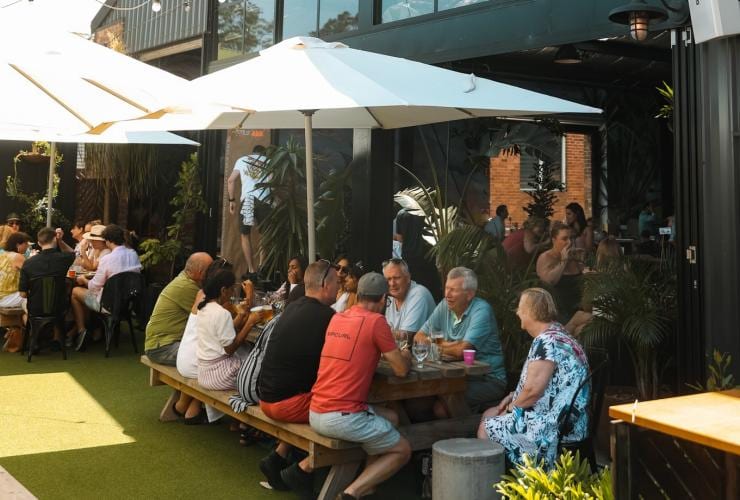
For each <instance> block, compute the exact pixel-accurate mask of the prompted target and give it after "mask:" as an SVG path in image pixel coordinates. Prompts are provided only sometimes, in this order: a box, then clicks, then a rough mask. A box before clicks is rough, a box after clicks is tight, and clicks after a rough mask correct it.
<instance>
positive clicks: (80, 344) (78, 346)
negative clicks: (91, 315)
mask: <svg viewBox="0 0 740 500" xmlns="http://www.w3.org/2000/svg"><path fill="white" fill-rule="evenodd" d="M85 337H87V328H85V329H84V330H82V331H81V332H79V333H78V334H77V344H76V345H75V351H82V350H83V349H82V348H83V346H84V345H85Z"/></svg>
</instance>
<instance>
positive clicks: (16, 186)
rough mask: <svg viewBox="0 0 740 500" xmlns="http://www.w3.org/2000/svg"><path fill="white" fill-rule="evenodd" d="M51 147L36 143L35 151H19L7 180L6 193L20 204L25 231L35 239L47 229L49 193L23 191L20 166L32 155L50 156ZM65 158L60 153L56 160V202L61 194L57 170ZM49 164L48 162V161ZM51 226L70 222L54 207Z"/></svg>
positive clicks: (47, 144) (53, 191)
mask: <svg viewBox="0 0 740 500" xmlns="http://www.w3.org/2000/svg"><path fill="white" fill-rule="evenodd" d="M49 150H50V146H49V143H48V142H34V143H33V151H18V154H17V155H16V156H15V157H14V158H13V175H9V176H8V177H7V179H6V186H5V192H6V193H7V194H8V197H9V198H12V199H14V200H16V201H17V202H19V203H20V204H21V206H22V207H23V208H22V209H21V213H20V214H19V216H20V218H21V220H22V221H23V225H24V227H23V231H24V232H25V233H27V234H29V235H30V236H31V238H33V239H35V236H36V233H37V232H38V231H39V229H41V228H43V227H46V215H47V212H48V210H47V208H48V206H49V204H48V202H47V193H27V192H25V191H24V190H23V183H22V182H21V179H20V177H19V176H18V165H19V164H21V163H22V162H23V158H24V157H25V156H26V155H28V154H32V153H36V154H39V155H48V153H49ZM63 159H64V158H63V156H62V155H61V154H59V153H57V154H56V158H55V160H54V166H55V172H54V185H53V188H52V200H56V197H57V195H58V194H59V175H58V174H57V173H56V168H57V167H59V165H61V164H62V161H63ZM46 163H47V164H48V160H47V161H46ZM51 224H52V227H66V226H68V225H69V221H68V220H67V219H66V217H64V215H62V213H61V212H60V211H59V210H57V209H55V208H54V207H53V206H52V213H51Z"/></svg>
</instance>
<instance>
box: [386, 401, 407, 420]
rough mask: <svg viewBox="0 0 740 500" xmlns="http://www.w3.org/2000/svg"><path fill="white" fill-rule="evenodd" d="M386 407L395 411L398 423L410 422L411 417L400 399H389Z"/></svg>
mask: <svg viewBox="0 0 740 500" xmlns="http://www.w3.org/2000/svg"><path fill="white" fill-rule="evenodd" d="M386 407H387V408H388V409H390V410H393V411H395V412H396V414H397V415H398V424H399V425H409V424H410V423H411V419H410V418H409V415H408V413H406V409H405V408H404V407H403V404H402V403H401V402H400V401H390V402H388V403H387V404H386Z"/></svg>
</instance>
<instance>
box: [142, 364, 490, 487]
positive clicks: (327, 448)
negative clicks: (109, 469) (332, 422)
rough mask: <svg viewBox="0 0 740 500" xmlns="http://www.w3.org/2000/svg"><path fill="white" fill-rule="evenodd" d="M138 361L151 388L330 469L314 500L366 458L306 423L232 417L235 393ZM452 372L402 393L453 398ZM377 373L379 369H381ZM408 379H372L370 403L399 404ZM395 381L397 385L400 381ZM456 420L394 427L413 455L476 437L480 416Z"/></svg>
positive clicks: (165, 415) (164, 417)
mask: <svg viewBox="0 0 740 500" xmlns="http://www.w3.org/2000/svg"><path fill="white" fill-rule="evenodd" d="M141 362H142V363H143V364H144V365H146V366H148V367H149V369H150V375H149V385H150V386H156V385H163V384H166V385H168V386H170V387H172V388H173V389H175V390H176V391H180V392H183V393H185V394H188V395H189V396H192V397H193V398H195V399H197V400H198V401H201V402H203V403H205V404H207V405H209V406H211V407H213V408H215V409H217V410H219V411H220V412H222V413H224V414H226V415H229V416H231V417H233V418H234V419H236V420H238V421H239V422H243V423H245V424H247V425H249V426H251V427H254V428H256V429H259V430H260V431H262V432H265V433H267V434H269V435H271V436H273V437H275V438H276V439H279V440H281V441H284V442H286V443H289V444H291V445H293V446H295V447H296V448H299V449H301V450H303V451H305V452H306V453H308V459H309V463H310V464H311V466H312V467H314V468H320V467H326V466H330V467H331V470H330V471H329V475H328V476H327V478H326V480H325V481H324V484H323V486H322V488H321V492H320V494H319V499H333V498H335V497H336V495H337V494H338V493H340V492H341V491H343V490H344V488H345V487H346V486H347V485H348V484H349V483H351V482H352V481H353V480H354V478H355V476H356V474H357V472H358V470H359V468H360V465H361V464H362V462H363V460H364V459H365V452H364V451H363V450H362V448H361V447H360V445H358V444H357V443H352V442H349V441H342V440H340V439H333V438H329V437H326V436H322V435H321V434H318V433H317V432H316V431H314V430H313V429H312V428H311V427H310V426H309V425H308V424H292V423H287V422H279V421H277V420H273V419H271V418H270V417H268V416H267V415H265V414H264V413H263V412H262V410H261V409H260V407H259V406H249V407H248V408H247V410H246V411H244V412H241V413H237V412H235V411H234V410H233V409H232V408H231V405H230V404H229V397H230V396H232V395H233V394H235V391H212V390H208V389H204V388H203V387H201V386H200V385H199V384H198V382H197V381H196V380H194V379H189V378H186V377H183V376H182V375H180V372H178V371H177V368H175V367H173V366H166V365H161V364H158V363H154V362H152V361H151V360H150V359H149V358H148V357H146V356H142V357H141ZM457 368H459V367H457ZM452 369H453V367H450V370H451V373H450V375H456V376H454V377H452V378H449V379H447V378H442V379H432V380H428V381H426V380H425V381H420V380H419V381H418V384H416V385H418V387H417V389H416V390H414V389H412V388H409V389H411V392H408V391H407V392H406V394H407V395H412V396H416V397H420V396H426V395H429V394H432V393H437V394H440V393H442V394H444V393H446V392H450V393H455V394H457V393H459V391H460V390H461V389H462V390H463V391H464V389H465V384H464V373H463V370H460V373H459V374H456V373H452ZM380 371H383V368H382V367H381V368H380ZM376 378H377V377H376ZM412 378H413V380H410V381H406V382H407V383H406V384H404V383H398V384H394V383H392V382H393V380H392V379H390V380H385V379H384V380H376V382H374V384H373V390H372V391H371V396H370V399H371V402H378V403H379V402H382V401H393V402H398V401H400V400H401V397H400V392H399V389H401V388H403V387H404V386H405V385H408V384H409V382H414V381H417V380H418V379H417V378H416V377H412ZM396 382H401V380H398V381H396ZM177 398H178V393H177V392H175V393H173V394H172V396H170V398H169V400H168V401H167V403H166V404H165V406H164V408H163V409H162V412H161V413H160V417H159V419H160V421H162V422H168V421H172V420H176V419H177V415H175V414H174V412H173V411H172V405H173V404H174V402H175V401H176V400H177ZM455 416H456V417H457V418H451V419H448V420H438V421H434V422H424V423H420V424H409V425H404V426H402V427H400V428H399V431H400V432H401V434H403V435H404V436H405V437H406V438H407V439H408V440H409V442H410V443H411V448H412V449H413V450H415V451H416V450H424V449H429V448H431V447H432V445H433V444H434V443H435V442H436V441H438V440H440V439H447V438H451V437H473V436H475V432H476V429H477V426H478V422H479V421H480V415H478V414H469V413H466V414H463V415H461V416H457V415H455ZM403 423H404V422H403V421H402V424H403Z"/></svg>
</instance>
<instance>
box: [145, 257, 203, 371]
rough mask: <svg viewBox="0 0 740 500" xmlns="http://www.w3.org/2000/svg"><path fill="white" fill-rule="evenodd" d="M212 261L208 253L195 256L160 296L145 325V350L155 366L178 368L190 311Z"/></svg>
mask: <svg viewBox="0 0 740 500" xmlns="http://www.w3.org/2000/svg"><path fill="white" fill-rule="evenodd" d="M211 262H213V259H212V258H211V256H210V255H208V254H207V253H203V252H198V253H194V254H193V255H191V256H190V258H189V259H188V261H187V262H186V263H185V269H183V271H182V272H181V273H180V274H179V275H178V276H177V277H176V278H175V279H173V280H172V281H171V282H170V284H169V285H167V286H166V287H165V288H164V290H162V293H161V294H160V295H159V298H158V299H157V303H156V304H155V305H154V311H152V316H151V318H149V323H147V325H146V340H145V341H144V351H145V352H146V355H147V356H148V357H149V359H151V360H152V361H154V362H155V363H161V364H163V365H170V366H176V364H177V350H178V349H179V348H180V340H181V339H182V334H183V332H184V331H185V324H186V323H187V322H188V315H189V314H190V309H191V308H192V306H193V302H194V301H195V295H196V294H197V293H198V290H199V289H200V288H201V287H202V285H203V278H204V277H205V274H206V270H207V269H208V266H210V265H211Z"/></svg>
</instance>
